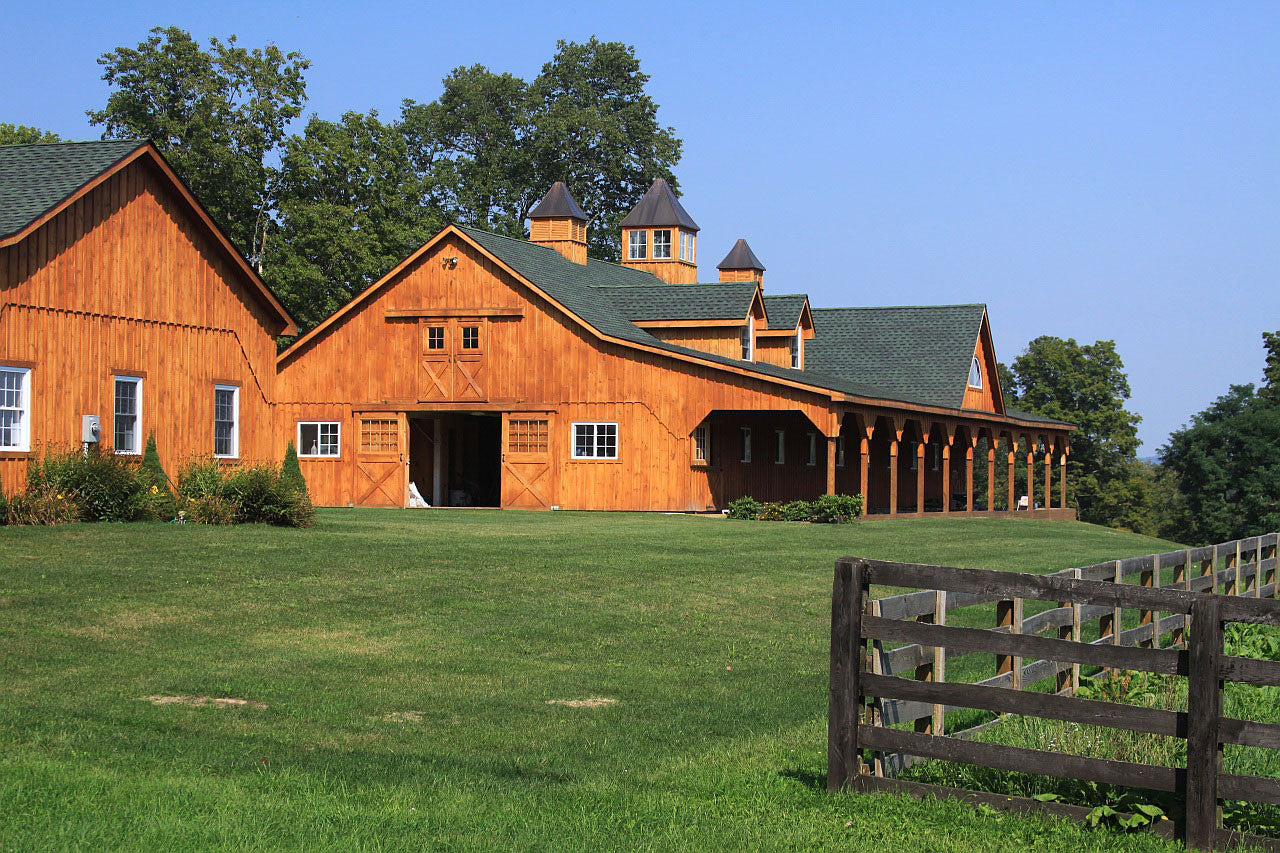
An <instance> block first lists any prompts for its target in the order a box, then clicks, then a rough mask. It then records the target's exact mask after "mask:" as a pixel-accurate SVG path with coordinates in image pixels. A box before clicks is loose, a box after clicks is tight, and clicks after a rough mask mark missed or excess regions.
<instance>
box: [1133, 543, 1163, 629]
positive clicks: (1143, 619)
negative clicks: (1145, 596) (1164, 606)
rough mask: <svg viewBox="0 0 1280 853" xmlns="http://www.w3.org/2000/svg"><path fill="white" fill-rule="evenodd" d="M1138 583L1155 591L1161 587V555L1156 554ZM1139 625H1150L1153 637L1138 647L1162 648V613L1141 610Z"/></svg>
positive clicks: (1141, 574)
mask: <svg viewBox="0 0 1280 853" xmlns="http://www.w3.org/2000/svg"><path fill="white" fill-rule="evenodd" d="M1138 582H1139V583H1140V584H1141V585H1142V586H1145V587H1146V588H1147V589H1153V588H1154V587H1157V586H1159V585H1160V555H1159V554H1156V555H1155V556H1153V557H1152V558H1151V568H1150V569H1143V570H1142V572H1141V573H1140V574H1139V575H1138ZM1138 624H1139V625H1150V626H1151V636H1150V637H1147V638H1143V639H1139V640H1138V645H1139V646H1142V647H1144V648H1148V649H1158V648H1160V611H1158V610H1140V611H1138Z"/></svg>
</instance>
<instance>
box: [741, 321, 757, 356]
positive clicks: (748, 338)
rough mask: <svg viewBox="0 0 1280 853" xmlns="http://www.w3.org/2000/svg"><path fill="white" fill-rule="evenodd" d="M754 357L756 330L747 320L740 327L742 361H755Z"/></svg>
mask: <svg viewBox="0 0 1280 853" xmlns="http://www.w3.org/2000/svg"><path fill="white" fill-rule="evenodd" d="M755 357H756V329H755V325H754V324H753V323H752V322H751V318H750V317H748V318H747V324H746V325H745V326H743V327H742V360H743V361H755Z"/></svg>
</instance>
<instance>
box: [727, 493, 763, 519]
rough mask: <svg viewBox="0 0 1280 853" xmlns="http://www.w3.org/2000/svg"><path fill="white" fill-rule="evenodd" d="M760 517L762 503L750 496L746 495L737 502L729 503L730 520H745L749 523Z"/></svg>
mask: <svg viewBox="0 0 1280 853" xmlns="http://www.w3.org/2000/svg"><path fill="white" fill-rule="evenodd" d="M758 515H760V501H758V500H756V499H755V498H753V497H751V496H750V495H744V496H743V497H740V498H738V499H737V500H736V501H730V502H729V517H730V518H743V519H747V520H749V521H755V519H756V517H757V516H758Z"/></svg>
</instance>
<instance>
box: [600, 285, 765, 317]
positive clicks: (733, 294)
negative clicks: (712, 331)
mask: <svg viewBox="0 0 1280 853" xmlns="http://www.w3.org/2000/svg"><path fill="white" fill-rule="evenodd" d="M593 286H594V287H596V289H597V290H598V291H599V292H600V295H601V296H603V297H604V298H606V299H608V300H609V301H610V302H612V303H613V305H614V307H615V308H617V309H618V310H619V311H620V312H621V313H622V316H624V317H626V318H627V319H628V320H630V321H631V322H633V323H642V322H644V321H646V320H744V319H746V316H747V312H748V311H750V310H751V301H752V299H754V298H755V295H756V287H757V285H756V283H755V282H754V281H740V282H733V283H725V284H662V283H658V284H651V285H643V286H639V287H600V286H598V285H593Z"/></svg>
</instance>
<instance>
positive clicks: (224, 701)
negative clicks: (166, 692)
mask: <svg viewBox="0 0 1280 853" xmlns="http://www.w3.org/2000/svg"><path fill="white" fill-rule="evenodd" d="M142 698H143V699H144V700H145V701H147V702H150V703H151V704H152V705H186V706H187V707H189V708H204V707H208V706H210V705H212V706H213V707H215V708H258V709H262V708H265V707H267V704H266V703H265V702H255V701H254V700H253V699H232V698H229V697H218V696H161V695H156V696H143V697H142Z"/></svg>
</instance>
